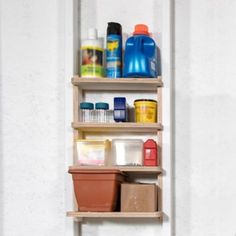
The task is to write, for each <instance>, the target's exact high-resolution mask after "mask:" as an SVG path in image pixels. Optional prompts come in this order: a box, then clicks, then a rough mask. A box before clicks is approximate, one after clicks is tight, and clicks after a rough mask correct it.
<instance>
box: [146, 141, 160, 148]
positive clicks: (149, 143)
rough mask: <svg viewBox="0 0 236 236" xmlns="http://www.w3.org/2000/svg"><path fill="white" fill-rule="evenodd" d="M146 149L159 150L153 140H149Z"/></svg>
mask: <svg viewBox="0 0 236 236" xmlns="http://www.w3.org/2000/svg"><path fill="white" fill-rule="evenodd" d="M144 148H157V143H156V141H155V140H153V139H148V140H147V141H146V142H145V143H144Z"/></svg>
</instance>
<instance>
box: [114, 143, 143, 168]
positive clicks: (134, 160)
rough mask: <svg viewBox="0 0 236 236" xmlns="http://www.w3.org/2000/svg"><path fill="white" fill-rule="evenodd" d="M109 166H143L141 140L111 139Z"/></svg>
mask: <svg viewBox="0 0 236 236" xmlns="http://www.w3.org/2000/svg"><path fill="white" fill-rule="evenodd" d="M111 165H127V166H137V165H138V166H141V165H143V141H142V140H141V139H113V140H112V145H111Z"/></svg>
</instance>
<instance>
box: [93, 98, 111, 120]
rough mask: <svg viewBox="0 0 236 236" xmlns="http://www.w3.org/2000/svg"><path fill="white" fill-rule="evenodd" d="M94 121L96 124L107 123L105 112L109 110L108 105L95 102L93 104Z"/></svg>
mask: <svg viewBox="0 0 236 236" xmlns="http://www.w3.org/2000/svg"><path fill="white" fill-rule="evenodd" d="M95 108H96V111H95V120H96V122H107V120H108V117H107V111H108V110H109V104H108V103H105V102H97V103H96V104H95Z"/></svg>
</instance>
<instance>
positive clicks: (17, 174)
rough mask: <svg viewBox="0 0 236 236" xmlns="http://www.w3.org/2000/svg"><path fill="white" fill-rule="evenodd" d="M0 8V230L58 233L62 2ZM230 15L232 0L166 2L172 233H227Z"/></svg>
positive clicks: (233, 50) (10, 0) (18, 234)
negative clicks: (170, 55) (171, 16)
mask: <svg viewBox="0 0 236 236" xmlns="http://www.w3.org/2000/svg"><path fill="white" fill-rule="evenodd" d="M0 7H1V8H0V16H1V25H0V30H1V37H0V50H1V51H0V57H1V59H0V60H1V61H0V62H1V63H0V72H1V81H0V96H1V103H0V112H1V123H0V132H1V136H0V141H1V142H0V143H1V144H0V155H1V159H0V168H1V169H0V177H1V182H0V185H1V186H0V187H1V194H0V217H1V218H0V219H1V224H0V227H1V228H0V235H3V236H28V235H34V236H52V235H53V236H54V235H57V236H59V235H61V236H62V235H65V217H64V212H65V211H66V209H65V208H66V207H65V198H64V182H65V181H64V176H65V162H66V161H65V159H64V157H65V150H64V136H63V135H64V120H65V119H64V118H65V117H64V115H65V114H64V94H65V93H64V54H63V53H64V52H63V50H62V49H63V48H64V41H63V40H64V31H63V25H61V24H60V22H61V19H62V17H64V15H63V1H56V0H52V1H46V0H41V1H32V0H19V1H16V0H2V1H1V6H0ZM235 11H236V2H235V1H232V0H208V1H205V0H176V1H175V21H176V22H175V24H176V25H175V57H174V58H175V124H176V132H175V140H176V145H175V190H176V196H175V200H176V235H177V236H199V235H201V236H228V235H229V236H231V235H232V236H233V235H235V234H236V226H235V218H236V205H235V199H236V189H235V187H234V179H235V178H236V173H235V170H234V169H235V168H234V166H235V165H236V161H235V159H234V156H235V155H234V154H235V151H234V141H235V140H236V137H235V136H236V130H235V129H236V128H235V126H234V121H235V118H236V111H235V102H236V95H235V91H236V82H235V77H236V70H235V69H234V68H235V61H236V47H235V37H236V18H235ZM62 127H63V128H62ZM111 227H114V225H111ZM127 227H131V226H130V225H127ZM113 229H114V228H113ZM89 230H90V231H89ZM149 230H150V232H152V229H149ZM87 232H88V234H91V235H94V233H95V232H96V233H97V235H99V232H98V231H97V228H96V227H95V226H93V227H92V228H90V229H89V228H88V231H87ZM106 232H107V235H108V234H111V232H112V228H110V229H109V228H106ZM134 232H135V231H134ZM120 233H122V234H123V233H125V231H122V232H120ZM88 234H87V235H88ZM120 235H121V234H120ZM85 236H86V235H85Z"/></svg>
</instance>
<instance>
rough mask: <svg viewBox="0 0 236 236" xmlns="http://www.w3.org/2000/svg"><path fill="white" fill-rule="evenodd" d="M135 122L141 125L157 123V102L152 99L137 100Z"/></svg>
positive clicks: (135, 102)
mask: <svg viewBox="0 0 236 236" xmlns="http://www.w3.org/2000/svg"><path fill="white" fill-rule="evenodd" d="M134 107H135V121H136V122H138V123H139V122H141V123H155V122H157V101H156V100H152V99H137V100H135V101H134Z"/></svg>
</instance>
